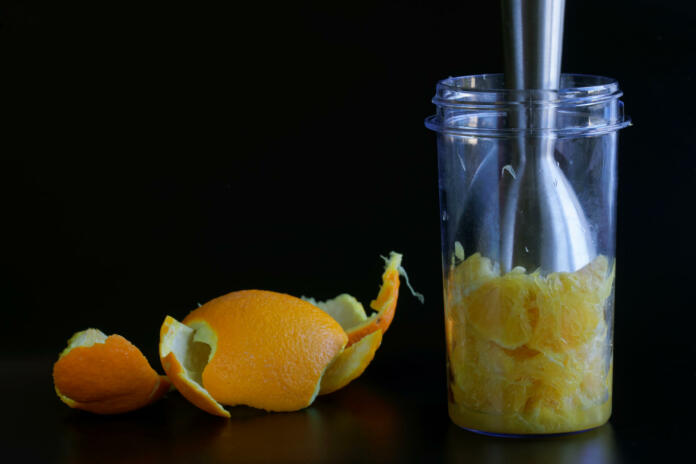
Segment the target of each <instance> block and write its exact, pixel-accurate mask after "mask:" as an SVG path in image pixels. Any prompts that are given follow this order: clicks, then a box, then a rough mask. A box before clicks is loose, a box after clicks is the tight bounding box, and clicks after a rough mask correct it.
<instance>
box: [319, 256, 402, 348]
mask: <svg viewBox="0 0 696 464" xmlns="http://www.w3.org/2000/svg"><path fill="white" fill-rule="evenodd" d="M401 259H402V255H401V254H399V253H396V252H394V251H392V252H391V253H390V255H389V258H388V259H385V261H386V265H385V269H384V273H383V274H382V285H381V286H380V289H379V293H378V294H377V298H375V299H374V300H372V301H371V302H370V308H372V309H373V310H374V311H375V312H374V313H373V314H372V315H371V316H369V317H368V316H367V315H366V314H365V310H364V309H363V306H362V304H360V302H358V301H357V300H356V299H355V298H353V297H352V296H350V295H348V294H342V295H339V296H337V297H336V298H333V299H331V300H327V301H315V300H314V299H310V298H308V299H307V300H308V301H310V302H312V303H313V304H315V305H316V306H318V307H319V308H321V309H322V310H324V311H325V312H326V313H327V314H329V315H330V316H331V317H333V318H334V319H336V320H337V321H338V322H339V323H340V324H341V326H342V327H343V329H344V330H345V331H346V333H347V334H348V346H351V345H353V344H354V343H356V342H358V341H359V340H360V339H362V338H363V337H364V336H366V335H368V334H370V333H372V332H375V331H377V330H381V331H382V333H384V332H386V331H387V329H388V328H389V326H390V325H391V323H392V320H393V319H394V313H395V312H396V302H397V300H398V298H399V286H400V280H399V274H400V272H403V268H402V267H401Z"/></svg>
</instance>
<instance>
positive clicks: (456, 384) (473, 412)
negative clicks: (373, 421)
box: [445, 254, 614, 433]
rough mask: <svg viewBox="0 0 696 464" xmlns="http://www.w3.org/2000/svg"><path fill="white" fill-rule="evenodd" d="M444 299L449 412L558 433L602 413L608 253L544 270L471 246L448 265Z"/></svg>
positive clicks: (463, 419)
mask: <svg viewBox="0 0 696 464" xmlns="http://www.w3.org/2000/svg"><path fill="white" fill-rule="evenodd" d="M450 276H454V277H453V278H452V277H451V281H450V282H449V286H448V287H447V289H448V295H446V298H445V301H446V302H447V308H446V316H447V318H446V326H445V328H446V333H447V337H448V340H447V347H448V356H449V358H448V360H449V365H450V368H451V372H452V375H451V377H452V380H451V381H450V392H451V393H452V397H451V401H450V414H451V416H452V418H453V419H454V420H455V422H457V423H459V424H460V425H463V426H466V427H472V428H480V429H482V430H486V431H494V432H500V433H553V432H564V431H570V430H579V429H582V428H590V427H592V426H596V425H599V424H601V423H602V422H603V421H606V419H607V418H608V414H609V412H610V408H611V404H610V402H609V403H608V402H607V401H608V398H609V397H610V395H611V366H612V364H611V349H610V345H609V339H608V336H609V328H608V326H607V322H606V321H605V315H606V313H605V311H606V310H607V309H608V306H607V305H609V304H611V301H610V299H609V297H610V295H611V292H612V289H613V280H614V271H613V268H612V269H611V270H610V268H609V260H608V259H607V257H606V256H602V255H600V256H598V257H596V258H595V259H594V260H593V261H592V262H590V263H588V264H587V265H586V266H585V267H583V268H581V269H579V270H577V271H575V272H555V273H550V274H548V275H546V276H543V275H541V274H540V273H539V272H538V271H535V272H532V273H530V274H528V273H526V270H524V269H523V268H514V269H512V270H511V271H510V272H508V273H505V274H503V275H500V273H499V271H498V269H497V266H496V265H494V264H493V263H492V262H491V261H490V260H488V259H487V258H482V257H481V256H480V255H478V254H475V255H472V256H470V257H469V258H468V259H467V260H465V261H463V262H461V263H460V264H459V265H458V266H457V268H455V269H454V272H452V273H450Z"/></svg>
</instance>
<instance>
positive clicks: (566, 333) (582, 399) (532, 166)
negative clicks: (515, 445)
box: [426, 75, 628, 435]
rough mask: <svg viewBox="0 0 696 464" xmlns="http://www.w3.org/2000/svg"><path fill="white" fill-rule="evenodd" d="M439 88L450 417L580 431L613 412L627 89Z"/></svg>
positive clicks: (591, 85) (601, 81) (577, 84)
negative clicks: (620, 142)
mask: <svg viewBox="0 0 696 464" xmlns="http://www.w3.org/2000/svg"><path fill="white" fill-rule="evenodd" d="M502 84H503V83H502V76H500V75H482V76H465V77H459V78H450V79H447V80H444V81H442V82H440V83H439V84H438V89H437V94H436V97H435V99H434V102H435V103H436V105H437V107H438V111H437V114H436V115H435V116H432V117H430V118H428V120H427V121H426V125H427V126H428V127H429V128H431V129H433V130H435V131H436V132H437V147H438V165H439V191H440V212H441V232H442V269H443V289H444V301H445V334H446V338H447V376H448V388H449V413H450V417H451V418H452V420H453V421H454V422H455V423H456V424H458V425H460V426H462V427H464V428H467V429H471V430H475V431H480V432H486V433H492V434H504V435H526V434H549V433H566V432H574V431H579V430H586V429H590V428H593V427H597V426H599V425H602V424H603V423H605V422H606V421H607V420H608V419H609V416H610V414H611V391H612V389H611V387H612V366H613V364H612V332H613V294H614V278H615V231H616V220H615V218H616V182H617V177H616V162H617V130H618V129H620V128H622V127H625V126H626V125H627V124H628V122H627V120H626V119H625V118H624V116H623V106H622V104H621V102H620V100H619V97H620V96H621V93H620V91H619V89H618V85H617V83H616V82H615V81H613V80H611V79H607V78H602V77H596V76H579V75H563V76H562V80H561V84H562V90H560V91H555V92H551V91H510V90H498V89H501V88H502V87H503V85H502Z"/></svg>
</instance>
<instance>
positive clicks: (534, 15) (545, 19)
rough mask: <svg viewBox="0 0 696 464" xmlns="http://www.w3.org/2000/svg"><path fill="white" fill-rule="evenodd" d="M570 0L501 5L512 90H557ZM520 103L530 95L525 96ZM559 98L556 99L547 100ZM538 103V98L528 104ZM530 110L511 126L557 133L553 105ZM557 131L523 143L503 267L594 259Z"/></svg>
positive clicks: (508, 205)
mask: <svg viewBox="0 0 696 464" xmlns="http://www.w3.org/2000/svg"><path fill="white" fill-rule="evenodd" d="M564 9H565V0H502V12H503V31H504V32H503V34H504V39H505V42H504V45H505V81H506V87H507V88H510V89H515V90H529V89H538V90H546V91H553V90H558V88H559V81H560V71H561V52H562V45H563V15H564ZM520 95H524V94H523V93H520ZM538 95H547V97H545V98H549V99H551V98H553V97H552V95H553V92H540V93H537V97H536V98H537V100H538V99H539V97H538ZM529 98H531V97H529ZM538 103H539V101H537V102H536V104H534V105H528V104H527V105H525V104H524V101H520V108H521V109H520V111H519V112H517V113H515V114H514V116H513V118H512V121H511V124H512V125H514V126H516V127H518V128H520V129H530V128H538V129H553V127H554V122H555V110H554V108H553V105H551V104H543V103H544V102H543V100H542V101H541V102H540V103H542V104H538ZM556 140H557V139H556V138H555V135H554V134H553V132H552V131H543V134H542V135H536V136H530V135H529V134H525V133H524V131H523V132H521V134H520V137H519V139H518V141H517V145H516V146H517V167H516V168H515V169H516V171H517V175H516V176H514V177H515V178H514V179H512V180H506V179H503V180H502V182H501V186H502V187H503V198H504V200H505V203H504V206H503V211H502V218H501V229H500V234H501V245H500V254H501V256H500V259H501V264H502V268H503V270H504V271H509V270H510V269H511V268H512V267H513V266H518V265H521V266H525V267H536V266H539V265H541V267H542V269H543V270H544V271H547V272H550V271H575V270H577V269H578V268H580V267H582V266H584V265H585V264H587V263H588V262H589V261H590V260H591V259H593V258H594V256H595V248H594V245H593V241H592V237H591V234H590V230H589V227H588V225H587V220H586V219H585V215H584V213H583V210H582V207H581V205H580V202H579V201H578V198H577V196H576V194H575V192H574V190H573V188H572V186H571V185H570V183H569V182H568V180H567V179H566V177H565V175H564V174H563V171H561V169H560V168H559V166H558V164H557V163H556V161H555V159H554V149H555V145H556Z"/></svg>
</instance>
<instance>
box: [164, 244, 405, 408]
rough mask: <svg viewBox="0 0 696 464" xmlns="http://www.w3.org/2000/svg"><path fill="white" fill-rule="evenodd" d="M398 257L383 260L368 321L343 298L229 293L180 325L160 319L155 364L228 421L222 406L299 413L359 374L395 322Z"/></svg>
mask: <svg viewBox="0 0 696 464" xmlns="http://www.w3.org/2000/svg"><path fill="white" fill-rule="evenodd" d="M401 258H402V256H401V255H400V254H398V253H395V252H392V253H391V255H390V257H389V259H386V258H385V261H386V266H385V270H384V273H383V275H382V285H381V286H380V290H379V293H378V295H377V298H376V299H375V300H373V301H372V302H371V303H370V307H371V308H372V309H373V310H374V311H375V312H374V314H372V315H371V316H369V317H368V316H367V314H366V313H365V309H364V308H363V306H362V304H361V303H360V302H359V301H357V300H356V299H355V298H354V297H352V296H350V295H348V294H341V295H339V296H337V297H336V298H334V299H332V300H328V301H316V300H314V299H312V298H304V297H303V298H302V299H300V298H296V297H293V296H291V295H286V294H283V293H277V292H271V291H266V290H242V291H237V292H232V293H228V294H226V295H223V296H221V297H219V298H215V299H214V300H211V301H209V302H208V303H206V304H204V305H203V306H200V307H199V308H197V309H195V310H193V311H192V312H191V313H190V314H189V315H188V316H186V318H184V319H183V320H182V321H181V322H178V321H176V320H175V319H174V318H172V317H170V316H167V317H166V319H165V321H164V323H163V324H162V327H161V330H160V359H161V361H162V366H163V367H164V370H165V372H166V373H167V375H169V376H170V379H171V381H172V383H173V384H174V386H175V387H176V388H177V389H178V390H179V392H180V393H181V394H182V395H183V396H184V397H185V398H187V399H188V400H189V401H190V402H191V403H193V404H194V405H196V406H198V407H199V408H201V409H203V410H204V411H207V412H209V413H210V414H214V415H218V416H222V417H229V416H230V414H229V412H228V411H227V410H226V409H225V408H224V406H236V405H247V406H251V407H255V408H259V409H265V410H267V411H295V410H299V409H303V408H305V407H307V406H309V405H310V404H312V403H313V402H314V400H315V399H316V397H317V396H318V395H324V394H328V393H331V392H334V391H336V390H338V389H340V388H343V387H345V386H346V385H347V384H349V383H350V382H351V381H353V380H354V379H356V378H357V377H359V376H360V375H362V373H363V372H364V371H365V369H366V368H367V366H368V365H369V364H370V362H371V361H372V359H373V358H374V356H375V352H376V351H377V349H378V348H379V346H380V344H381V342H382V335H383V333H384V332H385V331H386V330H387V329H388V328H389V326H390V324H391V322H392V320H393V318H394V312H395V308H396V302H397V299H398V292H399V284H400V281H399V275H400V273H404V274H403V275H404V276H405V271H404V270H403V268H402V267H401ZM406 283H407V285H408V281H407V282H406ZM414 294H415V293H414Z"/></svg>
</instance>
